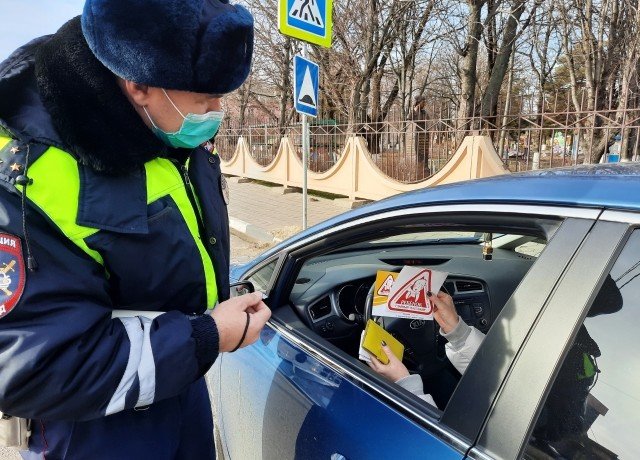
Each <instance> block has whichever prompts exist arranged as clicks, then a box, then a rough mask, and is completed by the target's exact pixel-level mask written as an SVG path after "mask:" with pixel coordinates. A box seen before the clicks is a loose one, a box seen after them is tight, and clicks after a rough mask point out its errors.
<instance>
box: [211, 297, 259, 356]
mask: <svg viewBox="0 0 640 460" xmlns="http://www.w3.org/2000/svg"><path fill="white" fill-rule="evenodd" d="M247 314H248V315H249V316H248V318H249V325H248V326H247ZM211 316H212V317H213V319H214V320H216V326H217V327H218V335H219V338H220V342H219V345H218V349H219V350H220V351H221V352H222V351H231V350H233V349H234V348H235V347H236V346H238V344H240V339H242V333H243V332H244V330H245V327H246V328H247V332H246V334H245V336H244V339H242V343H241V344H240V347H239V348H243V347H246V346H247V345H251V344H252V343H254V342H255V341H256V340H258V337H259V336H260V331H261V330H262V328H263V327H264V325H265V323H266V322H267V321H268V320H269V318H270V317H271V310H269V307H267V306H266V305H265V303H264V302H263V301H262V294H261V293H260V292H253V293H251V294H245V295H241V296H239V297H232V298H230V299H229V300H225V301H224V302H221V303H220V304H219V305H218V306H217V307H216V308H214V309H213V312H212V313H211Z"/></svg>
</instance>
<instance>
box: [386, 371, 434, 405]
mask: <svg viewBox="0 0 640 460" xmlns="http://www.w3.org/2000/svg"><path fill="white" fill-rule="evenodd" d="M396 383H397V384H398V385H400V386H401V387H402V388H404V389H405V390H407V391H410V392H411V393H413V394H414V395H416V396H418V397H419V398H420V399H423V400H425V401H426V402H428V403H429V404H431V405H432V406H433V407H436V408H437V407H438V406H437V405H436V402H435V401H434V400H433V398H432V397H431V395H427V394H425V393H424V388H423V386H422V377H420V376H419V375H418V374H412V375H407V376H406V377H402V378H401V379H400V380H396Z"/></svg>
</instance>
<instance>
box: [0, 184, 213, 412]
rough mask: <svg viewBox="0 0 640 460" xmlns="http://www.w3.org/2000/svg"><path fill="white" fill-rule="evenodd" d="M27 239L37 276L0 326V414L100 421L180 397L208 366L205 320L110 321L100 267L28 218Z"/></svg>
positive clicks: (18, 227) (15, 206)
mask: <svg viewBox="0 0 640 460" xmlns="http://www.w3.org/2000/svg"><path fill="white" fill-rule="evenodd" d="M0 193H1V195H0V196H2V198H3V199H2V201H0V215H2V219H1V220H0V231H2V232H4V233H8V234H11V235H15V236H17V237H19V238H20V239H21V241H22V246H23V247H22V249H23V252H26V247H27V244H26V243H27V241H25V238H24V234H23V232H22V216H21V208H20V203H19V198H17V197H15V196H14V195H9V194H8V193H7V192H5V191H4V190H0ZM27 230H28V235H29V237H28V243H29V246H30V248H31V252H32V254H33V256H34V258H35V260H36V262H37V270H35V271H33V272H32V271H28V270H26V269H25V280H24V281H25V284H24V290H23V292H22V295H21V297H20V300H19V301H18V303H17V304H16V305H15V307H14V308H13V309H12V310H11V311H10V312H9V313H8V314H6V315H5V316H3V317H1V318H0V410H1V411H3V412H6V413H8V414H11V415H14V416H19V417H25V418H40V419H50V420H55V419H58V420H87V419H92V418H98V417H102V416H105V415H109V414H112V413H116V412H119V411H122V410H125V409H131V408H134V407H140V406H146V405H149V404H151V403H153V402H154V401H158V400H162V399H165V398H169V397H172V396H175V395H178V394H179V393H180V392H181V391H182V390H183V389H184V388H186V387H187V386H188V385H189V384H190V383H192V382H194V381H195V380H197V379H198V378H200V377H201V376H202V375H204V373H205V372H206V371H207V370H208V368H209V367H210V366H211V364H212V363H213V362H214V361H215V359H216V357H217V354H218V332H217V328H216V324H215V322H214V320H213V319H212V318H211V317H210V316H209V315H204V316H197V317H188V316H186V315H185V314H183V313H180V312H178V311H170V312H168V313H165V314H163V315H161V316H158V317H157V318H155V319H153V320H152V319H149V318H145V317H141V316H139V317H131V318H116V319H112V318H111V314H112V311H113V310H114V309H118V306H117V305H113V304H112V302H111V300H110V296H109V286H108V282H107V280H106V277H105V274H104V269H103V267H102V266H100V265H99V264H97V263H96V262H94V261H93V260H92V259H91V258H89V257H88V256H87V255H86V254H84V252H82V251H81V250H80V249H78V248H76V247H75V246H74V245H73V244H72V243H71V242H69V241H68V240H67V239H66V237H64V236H63V235H61V234H59V233H58V232H57V231H56V230H55V228H54V227H53V226H51V225H50V224H49V223H48V222H47V221H46V220H45V218H44V217H42V216H40V215H39V214H37V213H35V212H33V211H29V212H28V215H27ZM25 260H26V255H25ZM23 263H24V261H23Z"/></svg>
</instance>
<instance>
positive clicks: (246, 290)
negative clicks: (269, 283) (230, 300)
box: [229, 281, 256, 297]
mask: <svg viewBox="0 0 640 460" xmlns="http://www.w3.org/2000/svg"><path fill="white" fill-rule="evenodd" d="M229 287H230V288H231V292H230V297H238V296H241V295H245V294H250V293H251V292H255V290H256V288H255V287H254V286H253V283H252V282H251V281H241V282H239V283H233V284H232V285H231V286H229Z"/></svg>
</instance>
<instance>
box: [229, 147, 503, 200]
mask: <svg viewBox="0 0 640 460" xmlns="http://www.w3.org/2000/svg"><path fill="white" fill-rule="evenodd" d="M222 171H223V172H224V173H225V174H229V175H233V176H241V177H247V178H250V179H256V180H263V181H268V182H273V183H276V184H281V185H283V186H285V187H302V161H301V160H300V158H299V155H298V152H297V148H296V147H295V145H294V143H293V142H292V141H291V139H290V138H288V137H284V138H282V140H281V142H280V146H279V148H278V151H277V153H276V156H275V158H274V159H273V161H271V163H269V164H268V165H266V166H263V165H261V164H260V163H258V162H257V161H256V160H255V158H254V156H253V155H252V153H251V149H250V146H249V144H248V143H247V142H246V141H245V139H244V138H240V139H239V141H238V144H237V146H236V150H235V152H234V154H233V156H232V157H231V158H229V159H228V160H225V159H223V161H222ZM506 173H508V171H507V170H506V169H505V168H504V166H503V164H502V162H501V161H500V158H498V156H497V155H496V152H495V150H494V148H493V146H492V145H491V141H490V139H489V138H488V137H486V136H468V137H467V138H465V140H464V142H463V143H462V144H461V145H460V147H459V148H458V150H457V152H456V153H455V154H454V155H453V156H452V157H451V159H450V160H449V161H448V162H447V164H446V165H445V166H444V167H443V168H441V169H440V170H439V171H438V173H436V174H434V175H432V176H431V177H430V178H429V179H426V180H424V181H422V182H418V183H410V184H407V183H402V182H399V181H396V180H394V179H391V178H389V177H387V176H385V175H383V174H381V173H380V171H379V169H378V167H377V166H376V164H375V163H374V162H373V160H372V159H371V155H370V153H369V152H368V150H367V146H366V142H365V140H364V138H362V137H350V138H348V139H347V141H346V145H345V147H344V149H343V151H342V152H341V154H340V156H339V159H338V161H337V162H336V163H335V164H334V165H333V166H332V167H331V168H330V169H329V170H327V171H324V172H321V173H320V172H310V173H309V175H308V186H309V188H310V189H312V190H320V191H324V192H329V193H333V194H337V195H344V196H346V197H348V198H350V199H356V198H364V199H368V200H378V199H381V198H386V197H388V196H391V195H395V194H397V193H401V192H407V191H410V190H415V189H418V188H422V187H429V186H433V185H438V184H445V183H451V182H458V181H462V180H467V179H474V178H480V177H489V176H494V175H498V174H506Z"/></svg>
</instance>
